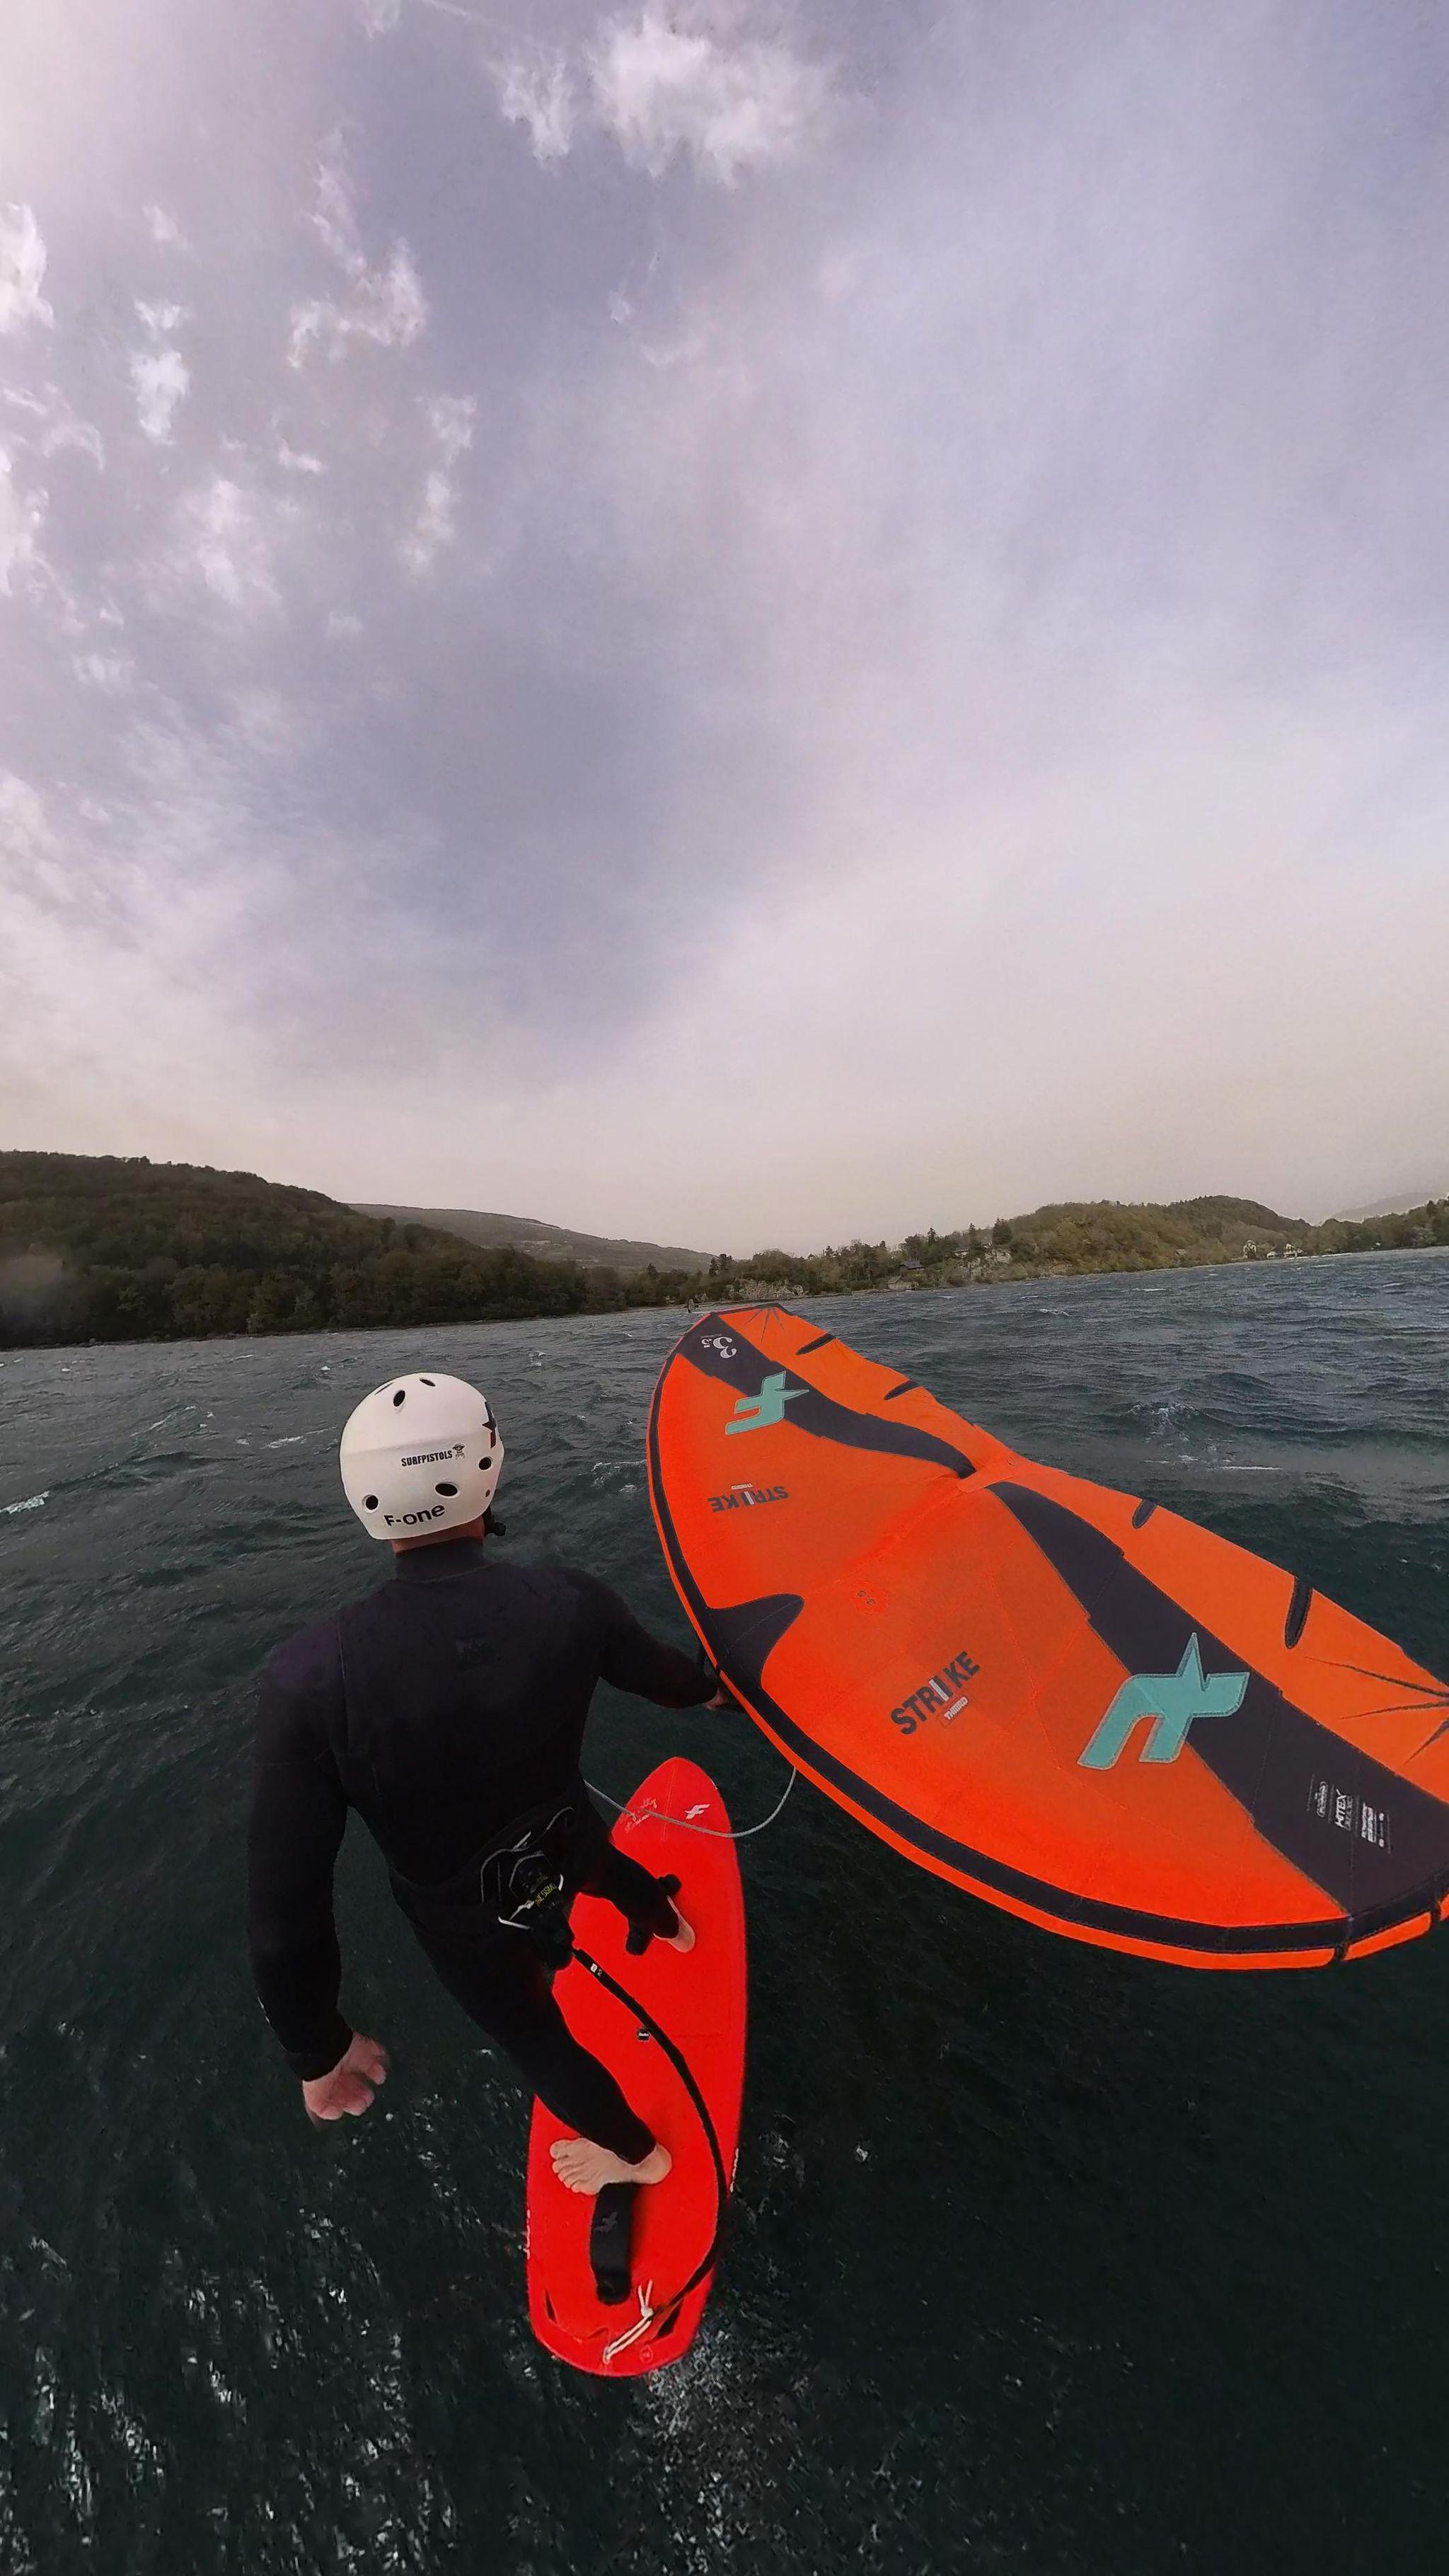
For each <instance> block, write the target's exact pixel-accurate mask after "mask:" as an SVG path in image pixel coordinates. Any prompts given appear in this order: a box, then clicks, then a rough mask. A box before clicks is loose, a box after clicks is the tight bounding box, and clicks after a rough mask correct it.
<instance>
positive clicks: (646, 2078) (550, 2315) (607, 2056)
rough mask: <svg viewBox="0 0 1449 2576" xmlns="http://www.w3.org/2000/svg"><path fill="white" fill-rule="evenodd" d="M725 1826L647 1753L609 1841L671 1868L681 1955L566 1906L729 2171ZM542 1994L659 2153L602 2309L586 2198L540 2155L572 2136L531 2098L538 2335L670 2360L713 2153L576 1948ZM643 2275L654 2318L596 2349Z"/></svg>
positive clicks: (682, 1768)
mask: <svg viewBox="0 0 1449 2576" xmlns="http://www.w3.org/2000/svg"><path fill="white" fill-rule="evenodd" d="M701 1827H702V1828H705V1830H704V1831H699V1830H690V1828H694V1829H697V1828H701ZM729 1832H730V1820H729V1817H728V1815H727V1813H726V1811H725V1804H724V1800H723V1799H722V1798H721V1796H720V1793H719V1791H718V1789H717V1788H716V1787H715V1785H714V1783H713V1781H712V1780H711V1779H710V1778H709V1777H708V1775H707V1773H705V1772H703V1771H701V1769H700V1768H699V1765H698V1763H696V1762H688V1761H685V1760H684V1759H683V1758H682V1757H680V1756H678V1755H676V1756H674V1757H673V1758H672V1759H671V1760H669V1761H668V1762H663V1763H661V1764H660V1766H659V1768H658V1770H656V1771H651V1773H650V1775H649V1777H648V1779H647V1780H645V1781H643V1782H642V1783H641V1785H640V1787H639V1788H638V1789H637V1790H636V1791H635V1793H634V1796H633V1798H632V1800H631V1801H630V1804H629V1806H628V1808H627V1809H626V1811H625V1813H624V1814H623V1815H622V1816H621V1817H620V1818H619V1819H618V1821H617V1823H616V1824H615V1826H614V1830H613V1839H614V1841H615V1842H616V1843H617V1844H618V1846H619V1848H620V1849H621V1850H622V1851H627V1852H628V1853H629V1854H630V1856H631V1858H633V1859H634V1860H637V1861H640V1862H642V1864H643V1866H644V1867H645V1869H647V1870H650V1871H651V1872H652V1873H653V1875H654V1876H655V1877H656V1878H666V1877H670V1876H673V1877H676V1878H677V1879H678V1880H679V1882H680V1886H679V1905H680V1909H681V1911H682V1913H683V1914H684V1916H685V1918H686V1920H687V1921H688V1922H689V1923H691V1924H692V1925H693V1927H694V1933H695V1944H694V1948H693V1949H692V1950H689V1951H686V1952H684V1953H683V1954H681V1953H680V1952H679V1951H677V1950H671V1949H670V1948H669V1947H668V1945H667V1944H666V1943H665V1942H663V1941H651V1942H650V1944H649V1947H648V1949H647V1950H645V1951H644V1952H643V1953H642V1955H639V1956H631V1955H630V1953H629V1952H628V1951H627V1950H626V1948H625V1946H624V1945H625V1941H626V1939H627V1937H628V1925H627V1924H626V1922H625V1920H624V1917H623V1915H622V1914H620V1913H619V1912H618V1911H617V1910H616V1909H615V1907H613V1906H612V1905H607V1904H605V1903H604V1901H603V1899H602V1898H600V1897H594V1896H580V1897H578V1898H576V1899H575V1901H574V1907H573V1918H572V1919H573V1933H574V1939H575V1941H576V1942H577V1944H578V1946H579V1947H580V1948H581V1949H584V1950H587V1951H589V1952H590V1953H591V1954H592V1956H593V1957H594V1958H596V1959H597V1960H598V1962H599V1965H600V1967H602V1968H606V1969H607V1970H608V1972H609V1974H610V1975H611V1976H612V1977H615V1978H617V1979H618V1982H619V1984H620V1985H621V1986H623V1987H625V1988H626V1989H627V1991H628V1992H629V1993H630V1994H631V1995H634V1996H637V1998H638V2000H639V2002H640V2003H641V2004H643V2006H644V2007H645V2009H646V2011H648V2012H650V2013H652V2015H653V2017H654V2019H655V2020H656V2021H657V2022H658V2023H659V2025H660V2027H661V2029H663V2030H665V2031H667V2032H668V2034H669V2036H670V2038H671V2039H672V2040H673V2041H674V2043H675V2046H676V2047H677V2048H678V2049H679V2050H680V2052H681V2054H682V2055H683V2056H684V2058H685V2059H686V2061H687V2063H688V2065H689V2067H690V2069H691V2072H692V2073H693V2076H694V2080H695V2082H696V2084H697V2085H698V2086H699V2089H700V2091H701V2093H702V2094H703V2095H704V2098H705V2101H706V2103H707V2104H708V2106H709V2111H710V2116H711V2118H712V2120H713V2122H714V2126H715V2133H716V2135H717V2137H718V2139H719V2145H720V2153H721V2155H722V2156H723V2158H724V2167H725V2172H726V2173H727V2174H728V2175H729V2176H730V2178H731V2180H733V2176H734V2164H735V2152H736V2148H737V2145H738V2141H739V2126H740V2094H741V2089H742V2086H743V2081H744V2059H745V1910H744V1900H743V1896H742V1894H741V1890H740V1868H739V1859H738V1855H737V1852H736V1848H735V1845H734V1843H733V1842H731V1841H728V1840H719V1841H716V1840H713V1839H712V1836H715V1835H719V1836H728V1834H729ZM554 1993H555V1994H556V1996H557V1998H558V2001H559V2003H560V2005H561V2007H562V2009H563V2012H564V2016H565V2018H566V2020H567V2022H568V2025H569V2028H570V2030H571V2031H572V2032H573V2033H574V2036H575V2038H576V2039H578V2040H580V2041H581V2042H582V2044H583V2046H584V2047H585V2048H588V2049H591V2050H592V2051H593V2053H594V2055H595V2056H596V2057H598V2058H601V2059H602V2060H603V2062H604V2064H605V2065H606V2066H607V2067H608V2068H609V2070H610V2072H611V2074H613V2075H614V2076H615V2077H616V2079H617V2081H618V2082H619V2084H620V2085H621V2086H622V2087H623V2090H624V2092H625V2094H626V2095H627V2097H628V2099H629V2102H630V2103H631V2105H632V2106H633V2108H634V2109H635V2110H636V2111H637V2112H638V2114H639V2116H640V2118H641V2119H642V2120H646V2121H647V2122H648V2124H649V2126H650V2128H651V2129H652V2130H653V2131H654V2134H655V2136H656V2137H657V2138H658V2139H659V2140H660V2141H661V2143H662V2144H663V2145H664V2146H666V2147H667V2148H668V2149H669V2152H670V2154H671V2156H672V2157H673V2159H674V2164H673V2169H672V2171H671V2172H670V2173H669V2174H667V2175H666V2177H665V2179H664V2181H663V2182H661V2183H651V2184H649V2185H647V2186H645V2187H644V2188H642V2189H641V2190H640V2191H639V2193H638V2194H637V2197H636V2199H635V2203H634V2214H633V2230H632V2257H631V2271H632V2276H633V2285H634V2292H635V2295H634V2296H633V2297H632V2298H631V2300H630V2301H629V2302H628V2303H626V2304H624V2305H621V2306H617V2307H610V2306H605V2305H604V2304H603V2303H602V2302H601V2301H600V2299H599V2298H598V2296H597V2294H596V2292H595V2288H594V2276H593V2271H592V2268H591V2266H590V2262H589V2230H590V2225H591V2223H592V2219H593V2212H594V2203H593V2201H592V2200H591V2199H589V2198H587V2197H586V2196H585V2195H584V2194H583V2193H580V2192H573V2191H567V2190H565V2188H564V2186H563V2184H562V2183H560V2182H559V2181H558V2179H557V2177H556V2176H555V2174H554V2170H553V2166H552V2164H551V2162H550V2160H549V2150H550V2148H551V2147H552V2145H553V2143H554V2140H555V2139H556V2138H565V2137H572V2136H573V2135H575V2134H576V2133H575V2132H574V2131H573V2130H571V2129H566V2128H565V2127H564V2126H563V2124H562V2122H561V2121H558V2120H556V2119H555V2118H554V2116H553V2114H552V2112H550V2111H548V2110H546V2109H545V2107H544V2105H543V2104H542V2102H535V2104H534V2106H533V2125H532V2129H531V2131H530V2134H529V2144H528V2186H527V2187H528V2252H527V2266H528V2313H529V2320H530V2322H531V2324H532V2326H533V2331H534V2333H535V2334H536V2335H537V2337H538V2340H539V2342H540V2343H541V2344H543V2345H544V2346H545V2347H546V2349H547V2350H548V2351H549V2352H552V2353H555V2354H557V2356H558V2358H559V2359H560V2360H561V2361H567V2362H571V2363H572V2364H573V2366H574V2368H575V2369H576V2370H587V2371H591V2372H593V2373H595V2374H596V2375H598V2376H600V2377H603V2378H609V2379H621V2378H627V2377H636V2376H638V2375H639V2374H640V2373H642V2372H646V2371H651V2370H658V2369H660V2368H662V2367H663V2365H664V2364H665V2363H666V2362H671V2361H678V2360H679V2359H680V2357H681V2355H682V2354H683V2353H685V2352H686V2351H687V2350H688V2348H689V2345H690V2343H691V2341H692V2340H693V2337H694V2334H695V2330H696V2328H697V2327H698V2325H699V2321H700V2318H701V2317H702V2315H703V2313H704V2307H705V2302H706V2300H707V2299H708V2297H709V2292H710V2286H711V2281H712V2278H713V2275H712V2273H711V2274H707V2275H706V2277H705V2278H704V2280H702V2281H701V2282H699V2283H698V2284H697V2286H696V2287H695V2288H694V2289H693V2290H691V2291H690V2292H689V2293H688V2295H687V2297H685V2298H684V2299H683V2300H681V2301H678V2302H677V2303H676V2304H675V2305H674V2306H673V2307H671V2306H670V2304H669V2302H670V2299H671V2295H672V2293H673V2292H675V2291H676V2290H678V2289H681V2288H682V2287H683V2285H684V2283H685V2282H686V2281H687V2280H688V2279H689V2276H690V2274H691V2272H692V2271H693V2270H694V2267H695V2265H696V2264H697V2263H698V2262H699V2260H700V2258H701V2257H702V2256H703V2255H704V2254H705V2253H706V2252H707V2251H708V2249H709V2243H710V2239H711V2236H712V2235H713V2233H714V2226H715V2213H716V2202H717V2191H716V2183H715V2172H714V2165H713V2162H712V2160H711V2157H710V2153H709V2146H708V2142H707V2140H706V2138H705V2136H704V2132H703V2129H702V2127H701V2125H700V2119H699V2114H698V2112H697V2111H696V2109H695V2107H694V2104H693V2103H692V2102H691V2101H690V2098H689V2095H688V2093H687V2092H686V2091H685V2088H684V2085H683V2083H682V2082H681V2080H680V2078H679V2075H678V2074H677V2072H676V2071H675V2069H674V2067H673V2066H671V2064H670V2062H669V2060H668V2058H667V2057H666V2056H665V2054H664V2051H663V2050H662V2049H661V2048H660V2047H659V2046H658V2045H657V2044H656V2042H655V2041H654V2040H652V2039H650V2038H649V2037H648V2035H647V2033H645V2032H644V2030H643V2029H642V2027H641V2026H640V2025H639V2024H638V2023H637V2022H636V2021H635V2019H634V2017H633V2015H632V2014H630V2013H627V2012H626V2011H625V2009H624V2007H623V2005H622V2004H621V2003H619V2002H618V2001H617V2000H616V1998H615V1997H614V1996H613V1995H611V1994H609V1993H608V1991H607V1990H606V1989H605V1988H604V1987H602V1986H601V1985H599V1983H598V1982H597V1980H596V1979H595V1978H593V1977H591V1976H590V1975H589V1974H588V1972H587V1971H586V1970H585V1969H583V1968H581V1967H580V1966H579V1965H578V1962H577V1961H574V1962H573V1963H572V1964H571V1965H570V1966H569V1967H567V1968H565V1969H564V1970H563V1972H562V1974H561V1975H560V1976H559V1978H558V1979H557V1981H556V1983H555V1986H554ZM651 2285H652V2294H653V2304H654V2305H655V2308H656V2314H655V2319H654V2323H653V2325H652V2326H651V2327H650V2329H649V2331H648V2332H647V2333H646V2334H645V2335H643V2336H641V2337H640V2338H639V2339H638V2340H637V2341H636V2342H633V2343H630V2344H627V2345H626V2346H625V2347H624V2349H623V2350H622V2351H620V2352H618V2353H616V2354H615V2355H614V2356H613V2357H612V2358H611V2359H606V2358H605V2355H606V2349H607V2347H608V2346H609V2345H610V2344H611V2343H613V2342H614V2341H615V2340H616V2338H618V2337H619V2336H621V2335H622V2334H623V2333H625V2332H626V2331H627V2330H628V2329H629V2327H631V2326H632V2325H633V2324H634V2323H635V2321H636V2320H637V2318H638V2316H639V2314H640V2307H639V2300H638V2295H637V2294H638V2292H639V2291H640V2290H641V2289H643V2290H644V2291H645V2292H646V2293H647V2292H648V2291H649V2289H650V2287H651ZM661 2303H662V2304H661Z"/></svg>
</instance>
